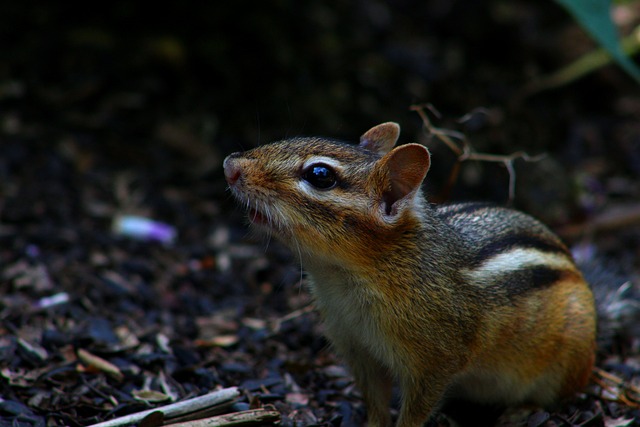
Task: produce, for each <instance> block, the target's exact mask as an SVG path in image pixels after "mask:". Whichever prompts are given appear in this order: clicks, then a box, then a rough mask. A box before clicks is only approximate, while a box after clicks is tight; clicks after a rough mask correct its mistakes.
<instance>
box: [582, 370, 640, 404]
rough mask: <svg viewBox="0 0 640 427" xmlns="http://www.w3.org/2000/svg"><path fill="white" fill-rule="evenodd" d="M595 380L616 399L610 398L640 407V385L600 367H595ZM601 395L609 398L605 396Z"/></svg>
mask: <svg viewBox="0 0 640 427" xmlns="http://www.w3.org/2000/svg"><path fill="white" fill-rule="evenodd" d="M593 380H594V382H595V383H596V384H598V385H599V386H600V387H601V388H602V389H603V390H607V391H608V392H609V393H611V394H612V395H613V396H615V399H611V398H608V400H615V401H618V402H621V403H623V404H625V405H627V406H629V407H632V408H640V389H639V388H638V387H635V386H633V385H632V384H630V383H628V382H625V381H624V380H623V379H622V378H620V377H618V376H616V375H613V374H611V373H609V372H607V371H604V370H602V369H600V368H594V370H593ZM599 397H600V398H604V399H607V398H606V397H604V396H599Z"/></svg>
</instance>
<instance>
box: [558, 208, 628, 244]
mask: <svg viewBox="0 0 640 427" xmlns="http://www.w3.org/2000/svg"><path fill="white" fill-rule="evenodd" d="M637 226H640V204H639V203H635V204H632V205H628V206H612V207H610V208H609V209H607V210H606V211H605V212H602V213H600V214H598V215H596V216H595V217H593V218H591V219H590V220H589V221H587V222H585V223H582V224H577V225H568V226H565V227H563V228H561V229H559V230H557V232H558V234H559V235H560V236H562V237H563V238H565V239H575V238H577V237H579V236H581V235H590V234H596V233H599V232H602V231H612V230H620V229H626V228H628V227H637Z"/></svg>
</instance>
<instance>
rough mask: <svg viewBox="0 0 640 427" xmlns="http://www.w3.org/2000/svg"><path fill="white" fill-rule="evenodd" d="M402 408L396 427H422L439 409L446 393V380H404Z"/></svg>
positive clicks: (433, 378) (413, 378)
mask: <svg viewBox="0 0 640 427" xmlns="http://www.w3.org/2000/svg"><path fill="white" fill-rule="evenodd" d="M400 387H401V389H402V406H401V408H400V417H399V418H398V422H397V424H396V427H422V426H423V425H424V423H426V422H427V421H428V420H429V417H430V415H431V414H432V413H433V412H434V411H435V410H436V409H437V408H438V404H439V403H440V399H441V397H442V396H443V394H444V393H445V391H446V388H447V382H446V378H444V377H443V378H442V380H438V378H435V377H432V376H423V377H421V378H415V377H412V378H403V379H401V381H400Z"/></svg>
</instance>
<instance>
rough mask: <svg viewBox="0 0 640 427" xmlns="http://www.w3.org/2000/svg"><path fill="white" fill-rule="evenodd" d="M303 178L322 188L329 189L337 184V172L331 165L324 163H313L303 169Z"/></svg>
mask: <svg viewBox="0 0 640 427" xmlns="http://www.w3.org/2000/svg"><path fill="white" fill-rule="evenodd" d="M302 179H304V180H305V181H307V182H308V183H309V184H311V185H313V186H314V187H316V188H319V189H321V190H328V189H330V188H333V187H334V186H335V185H336V182H337V179H336V173H335V172H334V171H333V169H331V167H329V166H327V165H323V164H315V165H311V166H309V167H308V168H306V169H305V170H304V171H302Z"/></svg>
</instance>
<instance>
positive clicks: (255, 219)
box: [247, 208, 270, 227]
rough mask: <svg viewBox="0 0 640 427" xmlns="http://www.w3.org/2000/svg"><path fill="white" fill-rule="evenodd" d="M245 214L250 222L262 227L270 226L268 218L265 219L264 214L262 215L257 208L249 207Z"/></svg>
mask: <svg viewBox="0 0 640 427" xmlns="http://www.w3.org/2000/svg"><path fill="white" fill-rule="evenodd" d="M247 216H248V217H249V221H251V224H254V225H260V226H262V227H269V226H270V224H269V220H268V219H267V217H266V215H264V214H263V213H262V212H260V211H259V210H256V209H253V208H251V209H249V212H248V213H247Z"/></svg>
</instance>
